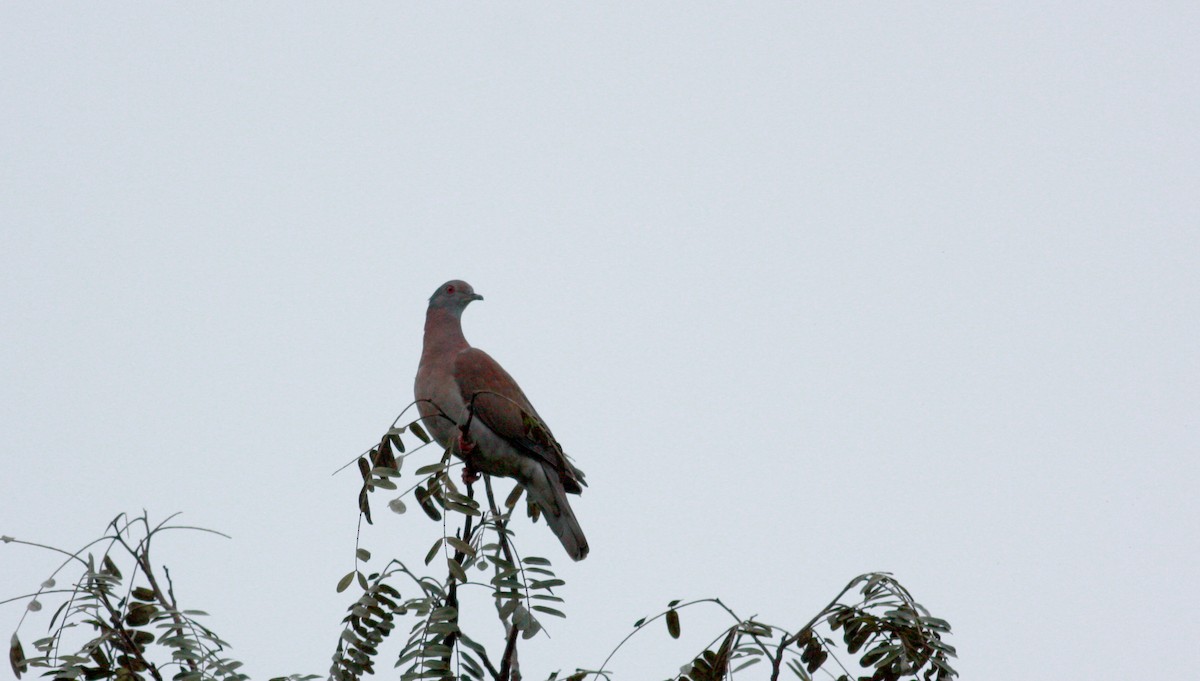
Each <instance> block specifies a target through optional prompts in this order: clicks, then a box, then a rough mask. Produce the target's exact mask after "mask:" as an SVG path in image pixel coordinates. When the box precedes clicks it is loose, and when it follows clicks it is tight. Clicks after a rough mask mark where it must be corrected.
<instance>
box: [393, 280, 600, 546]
mask: <svg viewBox="0 0 1200 681" xmlns="http://www.w3.org/2000/svg"><path fill="white" fill-rule="evenodd" d="M473 300H483V296H481V295H479V294H477V293H475V290H474V289H473V288H471V285H470V284H468V283H467V282H465V281H458V280H454V281H448V282H446V283H445V284H442V285H441V286H440V287H438V290H437V291H435V292H434V294H433V295H432V296H431V297H430V298H429V310H428V311H427V312H426V313H425V346H424V348H423V350H422V352H421V364H420V366H419V367H417V381H416V386H415V393H416V398H417V408H418V409H419V410H420V412H421V417H422V419H423V422H424V423H425V424H426V425H427V426H428V428H429V431H430V432H431V433H432V434H433V437H434V438H435V439H436V440H437V441H438V444H440V445H442V446H443V447H447V448H449V449H450V450H451V451H453V452H455V453H456V454H457V455H458V456H459V457H460V458H462V459H463V461H464V462H465V463H466V465H467V467H468V469H469V472H470V471H478V472H480V473H487V474H489V475H499V476H504V477H509V478H513V479H515V480H516V481H517V482H519V483H520V484H521V485H522V486H523V487H524V488H525V491H526V493H527V494H528V495H529V500H530V501H532V502H533V503H534V504H536V505H537V507H538V509H539V510H540V511H541V515H542V517H544V518H545V519H546V522H547V523H549V525H550V529H552V530H554V534H555V535H557V536H558V539H559V541H561V542H562V545H563V548H565V549H566V550H567V554H568V555H570V556H571V558H573V559H575V560H582V559H583V558H584V557H585V556H587V554H588V544H587V539H585V538H584V536H583V530H581V529H580V528H579V522H578V521H577V520H575V513H574V512H573V511H572V510H571V505H570V504H569V503H568V502H567V496H566V493H567V492H571V493H572V494H579V493H580V492H581V491H582V488H581V487H580V485H581V483H583V476H582V474H581V473H580V471H579V470H578V469H576V468H575V467H574V466H573V465H571V462H570V461H568V460H567V457H566V455H565V454H563V450H562V447H560V446H559V444H558V442H557V441H556V440H555V439H554V436H553V435H552V434H551V433H550V429H549V428H547V427H546V424H545V422H544V421H542V418H541V417H540V416H538V413H537V411H536V410H534V408H533V405H531V404H530V403H529V400H528V399H527V398H526V397H525V393H524V392H522V391H521V388H520V386H518V385H517V382H516V381H514V380H513V378H512V376H509V375H508V372H507V371H505V370H504V369H503V368H502V367H501V366H500V365H499V364H498V363H496V360H494V359H492V358H491V357H489V356H488V354H487V353H486V352H484V351H483V350H480V349H478V348H473V347H471V346H470V345H469V344H468V343H467V339H466V338H465V337H464V336H463V332H462V321H461V317H462V312H463V310H464V309H465V308H466V307H467V305H468V304H470V303H471V301H473ZM472 400H473V401H474V404H473V411H474V417H473V418H471V419H470V429H469V433H468V437H466V438H463V437H462V431H461V430H460V426H463V425H464V424H466V423H467V420H468V405H469V404H471V403H472Z"/></svg>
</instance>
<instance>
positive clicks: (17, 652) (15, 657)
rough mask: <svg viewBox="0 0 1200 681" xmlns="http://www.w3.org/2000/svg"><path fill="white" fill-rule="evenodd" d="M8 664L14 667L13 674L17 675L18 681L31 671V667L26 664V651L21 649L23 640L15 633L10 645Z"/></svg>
mask: <svg viewBox="0 0 1200 681" xmlns="http://www.w3.org/2000/svg"><path fill="white" fill-rule="evenodd" d="M8 663H9V664H10V665H12V670H13V674H16V675H17V678H18V679H19V678H21V674H23V673H25V672H26V671H27V670H28V669H29V665H28V664H26V662H25V650H24V649H23V648H22V647H21V640H20V639H18V638H17V635H16V634H15V633H14V634H13V635H12V639H11V640H10V641H9V643H8Z"/></svg>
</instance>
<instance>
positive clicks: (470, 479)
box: [462, 466, 479, 486]
mask: <svg viewBox="0 0 1200 681" xmlns="http://www.w3.org/2000/svg"><path fill="white" fill-rule="evenodd" d="M462 475H463V484H464V485H468V486H469V485H471V484H472V483H474V482H475V481H476V480H478V479H479V471H477V470H475V469H474V468H471V467H470V466H463V474H462Z"/></svg>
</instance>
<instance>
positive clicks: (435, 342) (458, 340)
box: [422, 307, 471, 356]
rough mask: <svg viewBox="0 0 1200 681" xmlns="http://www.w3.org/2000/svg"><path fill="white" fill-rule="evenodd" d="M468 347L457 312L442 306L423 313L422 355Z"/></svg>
mask: <svg viewBox="0 0 1200 681" xmlns="http://www.w3.org/2000/svg"><path fill="white" fill-rule="evenodd" d="M469 347H471V346H470V344H469V343H467V339H466V337H465V336H463V332H462V322H461V321H460V320H459V316H458V315H457V314H455V313H453V312H451V311H450V310H446V309H442V308H436V307H431V308H429V310H428V311H427V312H426V313H425V347H424V351H423V352H422V355H425V356H439V355H442V353H449V352H453V351H455V350H466V349H467V348H469Z"/></svg>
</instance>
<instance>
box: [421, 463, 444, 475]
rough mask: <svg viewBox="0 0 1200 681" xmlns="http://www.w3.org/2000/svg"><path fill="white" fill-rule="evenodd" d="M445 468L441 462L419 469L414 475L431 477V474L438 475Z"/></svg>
mask: <svg viewBox="0 0 1200 681" xmlns="http://www.w3.org/2000/svg"><path fill="white" fill-rule="evenodd" d="M445 467H446V466H445V464H443V463H442V462H441V461H438V462H436V463H428V464H425V465H424V466H421V467H420V468H418V469H417V472H416V473H414V474H413V475H429V474H430V473H437V472H439V471H441V470H442V469H443V468H445Z"/></svg>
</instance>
